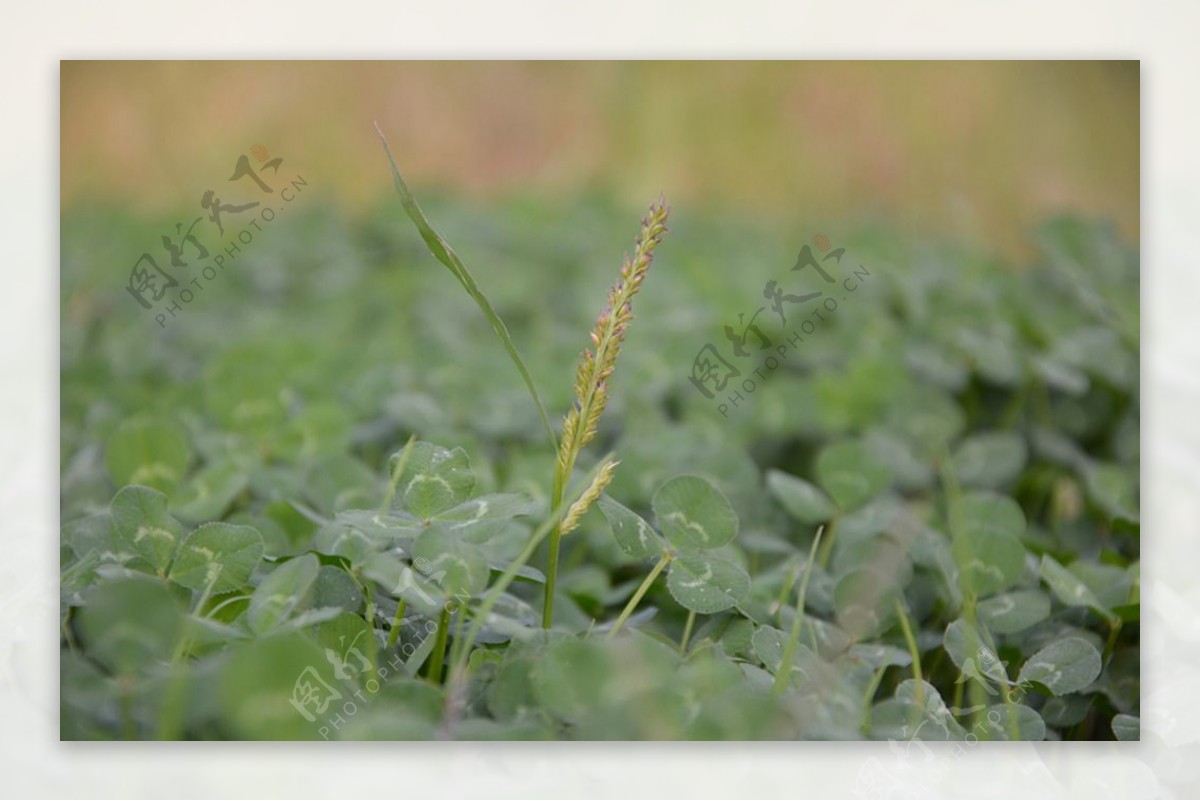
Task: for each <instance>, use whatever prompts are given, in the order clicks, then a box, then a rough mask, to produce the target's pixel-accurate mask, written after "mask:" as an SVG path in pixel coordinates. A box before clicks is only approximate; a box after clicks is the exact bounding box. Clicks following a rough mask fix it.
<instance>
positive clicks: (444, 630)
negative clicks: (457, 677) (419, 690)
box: [429, 606, 450, 684]
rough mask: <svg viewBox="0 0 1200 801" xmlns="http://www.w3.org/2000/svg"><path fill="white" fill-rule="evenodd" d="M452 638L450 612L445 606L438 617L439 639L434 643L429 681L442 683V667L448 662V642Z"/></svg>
mask: <svg viewBox="0 0 1200 801" xmlns="http://www.w3.org/2000/svg"><path fill="white" fill-rule="evenodd" d="M449 636H450V610H449V609H448V608H447V607H445V606H443V607H442V614H441V616H440V617H438V628H437V639H435V640H434V641H433V655H432V656H431V657H430V662H429V680H430V681H432V682H433V683H434V684H441V683H442V665H443V664H445V660H446V640H447V639H448V638H449Z"/></svg>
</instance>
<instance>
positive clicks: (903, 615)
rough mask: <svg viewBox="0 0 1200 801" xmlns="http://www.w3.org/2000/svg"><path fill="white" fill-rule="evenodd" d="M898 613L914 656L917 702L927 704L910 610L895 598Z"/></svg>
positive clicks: (910, 651)
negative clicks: (910, 619) (910, 620)
mask: <svg viewBox="0 0 1200 801" xmlns="http://www.w3.org/2000/svg"><path fill="white" fill-rule="evenodd" d="M895 604H896V615H897V617H899V619H900V630H901V631H903V632H904V641H905V642H906V643H908V653H909V654H910V655H911V656H912V674H913V679H915V680H916V682H917V703H918V704H921V705H922V706H924V704H925V684H924V678H923V677H922V675H921V650H920V649H919V648H918V647H917V638H916V636H915V635H914V634H913V630H912V624H911V623H910V622H909V620H908V612H907V611H905V609H904V604H902V603H900V599H899V598H897V599H896V600H895Z"/></svg>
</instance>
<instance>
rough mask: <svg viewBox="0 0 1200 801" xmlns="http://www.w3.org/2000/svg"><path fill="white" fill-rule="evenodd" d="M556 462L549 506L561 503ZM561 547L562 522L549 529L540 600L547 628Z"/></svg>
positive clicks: (551, 616) (560, 479) (562, 486)
mask: <svg viewBox="0 0 1200 801" xmlns="http://www.w3.org/2000/svg"><path fill="white" fill-rule="evenodd" d="M561 472H562V470H561V468H560V467H559V465H558V463H556V464H555V468H554V485H553V487H552V488H551V491H550V507H551V508H555V509H556V508H558V507H559V506H561V505H562V499H563V492H564V490H565V485H566V479H565V478H564V477H563V476H562V475H561ZM561 547H562V524H561V523H555V524H554V527H553V528H551V529H550V554H549V557H548V559H549V561H548V562H547V563H546V592H545V596H544V598H543V601H542V628H544V629H548V628H550V626H551V625H553V623H554V593H555V590H556V587H557V584H558V552H559V549H560V548H561Z"/></svg>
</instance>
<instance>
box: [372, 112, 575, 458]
mask: <svg viewBox="0 0 1200 801" xmlns="http://www.w3.org/2000/svg"><path fill="white" fill-rule="evenodd" d="M375 132H376V133H377V134H379V141H380V142H382V143H383V152H384V153H385V154H387V160H388V164H389V165H390V166H391V168H392V183H393V184H394V185H395V187H396V194H398V195H399V196H400V205H402V206H403V207H404V211H405V213H406V214H408V217H409V219H410V220H412V221H413V225H415V226H416V227H417V231H418V232H419V233H420V234H421V238H422V239H424V240H425V245H426V246H427V247H428V248H429V252H430V253H432V254H433V256H434V258H436V259H437V260H438V261H440V262H441V263H442V264H444V265H445V266H446V268H447V269H448V270H450V272H451V273H453V274H454V277H455V278H457V279H458V282H459V283H460V284H462V286H463V289H465V290H467V294H469V295H470V296H471V297H472V298H474V299H475V303H476V304H478V306H479V308H480V310H481V311H482V312H483V316H484V317H486V318H487V321H488V322H489V323H490V324H491V326H492V330H493V331H495V332H496V336H497V337H499V338H500V341H501V342H502V343H503V344H504V349H505V350H506V351H508V357H509V358H510V359H512V362H513V364H514V365H516V368H517V371H518V372H520V374H521V378H522V379H523V380H524V381H525V386H526V387H528V389H529V395H530V397H532V398H533V402H534V404H535V405H536V406H537V410H538V416H539V417H541V418H542V426H543V427H544V428H545V429H546V435H547V436H548V437H549V438H550V446H551V449H552V450H553V451H554V452H555V453H557V452H558V438H557V437H555V436H554V427H553V426H551V425H550V417H549V415H547V414H546V407H545V406H544V405H543V404H542V399H541V397H540V396H539V395H538V391H537V387H535V386H534V383H533V376H531V375H530V374H529V370H528V368H526V367H525V362H524V361H523V360H522V359H521V355H520V354H519V353H517V346H516V345H515V344H513V341H512V337H511V336H510V335H509V333H508V328H507V326H505V325H504V321H503V320H501V319H500V315H498V314H497V313H496V310H495V309H493V308H492V304H491V301H489V300H488V299H487V296H486V295H484V294H483V292H482V291H480V289H479V287H478V285H476V283H475V279H474V278H472V277H471V273H470V272H469V271H468V270H467V266H466V265H465V264H463V262H462V259H460V258H459V257H458V254H456V253H455V252H454V250H453V249H452V248H451V247H450V245H449V244H448V243H447V242H446V240H445V239H443V238H442V235H441V234H439V233H438V232H437V231H436V230H434V228H433V226H432V225H431V224H430V222H429V220H428V218H426V217H425V213H424V212H423V211H421V207H420V206H419V205H417V199H416V198H415V197H414V196H413V193H412V191H411V190H409V188H408V184H407V183H405V182H404V177H403V176H402V175H401V174H400V168H399V167H397V166H396V160H395V159H394V158H392V151H391V148H389V147H388V143H387V139H386V138H384V135H383V130H382V129H381V128H380V127H379V123H375Z"/></svg>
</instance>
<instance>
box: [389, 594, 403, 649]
mask: <svg viewBox="0 0 1200 801" xmlns="http://www.w3.org/2000/svg"><path fill="white" fill-rule="evenodd" d="M407 608H408V601H406V600H405V599H403V598H401V599H400V603H399V604H397V605H396V614H395V615H394V616H393V617H392V629H391V631H389V632H388V638H387V647H388V648H394V647H395V645H396V641H397V640H398V639H400V624H401V623H403V622H404V610H405V609H407Z"/></svg>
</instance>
